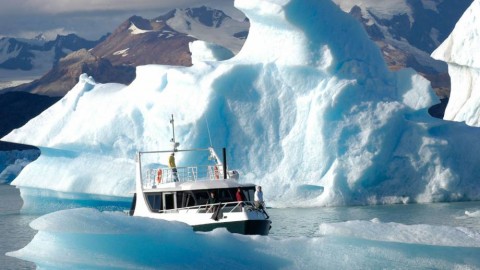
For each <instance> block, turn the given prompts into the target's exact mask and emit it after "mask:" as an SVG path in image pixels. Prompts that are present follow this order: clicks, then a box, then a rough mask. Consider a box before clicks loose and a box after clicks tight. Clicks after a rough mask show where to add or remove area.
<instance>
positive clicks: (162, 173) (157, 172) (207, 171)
mask: <svg viewBox="0 0 480 270" xmlns="http://www.w3.org/2000/svg"><path fill="white" fill-rule="evenodd" d="M221 179H223V166H222V165H210V166H196V167H176V168H157V169H148V170H147V171H146V174H145V181H143V184H144V187H153V186H156V185H159V184H165V183H172V182H189V181H202V180H221Z"/></svg>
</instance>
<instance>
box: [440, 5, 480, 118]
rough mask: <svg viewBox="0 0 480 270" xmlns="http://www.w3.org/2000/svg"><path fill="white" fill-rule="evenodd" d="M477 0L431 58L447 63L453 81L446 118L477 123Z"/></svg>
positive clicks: (479, 10) (479, 15) (479, 17)
mask: <svg viewBox="0 0 480 270" xmlns="http://www.w3.org/2000/svg"><path fill="white" fill-rule="evenodd" d="M479 51H480V1H478V0H476V1H474V2H473V3H472V5H471V6H470V7H469V8H468V9H467V10H466V11H465V13H464V14H463V16H462V17H461V18H460V20H459V21H458V23H457V25H456V26H455V29H454V30H453V32H452V33H451V34H450V36H449V37H448V38H447V39H446V40H445V41H444V42H443V43H442V45H440V47H438V48H437V49H436V50H435V51H434V52H433V53H432V57H433V58H435V59H438V60H442V61H445V62H447V63H448V73H449V74H450V78H451V80H452V87H451V91H452V92H451V94H450V99H449V101H448V105H447V109H446V110H445V116H444V119H445V120H453V121H459V122H465V123H466V124H468V125H471V126H477V127H478V126H480V113H479V110H480V55H479V54H478V52H479Z"/></svg>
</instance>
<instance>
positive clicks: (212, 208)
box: [207, 191, 219, 220]
mask: <svg viewBox="0 0 480 270" xmlns="http://www.w3.org/2000/svg"><path fill="white" fill-rule="evenodd" d="M217 203H218V199H217V197H216V196H215V192H213V191H211V192H210V197H209V198H208V201H207V204H210V207H209V208H208V211H207V212H211V213H214V214H213V216H212V218H213V219H215V220H218V211H217V210H219V205H218V204H217ZM211 204H213V205H211Z"/></svg>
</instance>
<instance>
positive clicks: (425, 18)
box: [334, 0, 473, 98]
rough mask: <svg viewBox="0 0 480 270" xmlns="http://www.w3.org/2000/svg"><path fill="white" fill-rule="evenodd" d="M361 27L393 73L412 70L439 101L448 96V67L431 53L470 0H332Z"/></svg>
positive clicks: (452, 26) (446, 34)
mask: <svg viewBox="0 0 480 270" xmlns="http://www.w3.org/2000/svg"><path fill="white" fill-rule="evenodd" d="M334 2H336V3H337V4H338V5H339V6H340V7H341V8H342V9H343V10H344V11H345V12H348V13H350V14H351V15H352V16H353V17H355V18H356V19H357V20H359V21H360V22H361V23H362V25H363V26H364V28H365V30H366V31H367V33H368V34H369V36H370V37H371V38H372V40H374V41H375V42H376V43H377V44H378V46H379V47H380V49H381V50H382V53H383V55H384V58H385V60H386V62H387V64H388V66H389V67H390V69H392V70H396V69H400V68H403V67H411V68H413V69H415V70H416V71H417V72H419V73H420V74H422V75H423V76H424V77H426V78H427V79H429V80H430V81H431V83H432V87H433V88H434V90H435V91H436V94H437V95H438V96H439V97H441V98H446V97H449V95H450V77H449V76H448V70H447V65H446V64H445V63H444V62H441V61H436V60H434V59H433V58H432V57H431V56H430V54H431V53H432V52H433V50H435V49H436V48H437V47H438V46H439V45H440V44H441V43H442V41H443V40H445V39H446V38H447V36H448V35H449V34H450V32H451V31H452V30H453V28H454V26H455V24H456V22H457V21H458V20H459V19H460V17H461V15H462V14H463V13H464V12H465V10H466V9H467V8H468V7H469V6H470V4H471V3H472V2H473V0H456V1H446V0H391V1H371V0H358V1H350V0H334Z"/></svg>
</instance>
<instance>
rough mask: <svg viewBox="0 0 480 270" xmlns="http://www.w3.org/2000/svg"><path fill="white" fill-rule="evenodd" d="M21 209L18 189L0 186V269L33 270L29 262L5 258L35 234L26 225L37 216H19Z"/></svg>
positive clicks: (33, 265)
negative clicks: (6, 253)
mask: <svg viewBox="0 0 480 270" xmlns="http://www.w3.org/2000/svg"><path fill="white" fill-rule="evenodd" d="M21 207H22V200H21V198H20V192H19V191H18V189H16V188H15V187H13V186H9V185H0V243H1V244H0V269H35V264H33V263H31V262H27V261H22V260H19V259H17V258H12V257H9V256H5V252H8V251H12V250H16V249H20V248H22V247H24V246H25V245H27V244H28V243H29V242H30V241H31V240H32V238H33V236H34V235H35V233H36V232H35V231H34V230H33V229H31V228H30V227H29V226H28V224H29V223H30V221H32V220H34V219H35V218H37V217H38V216H37V215H26V214H20V209H21Z"/></svg>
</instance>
